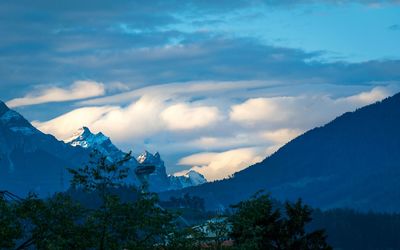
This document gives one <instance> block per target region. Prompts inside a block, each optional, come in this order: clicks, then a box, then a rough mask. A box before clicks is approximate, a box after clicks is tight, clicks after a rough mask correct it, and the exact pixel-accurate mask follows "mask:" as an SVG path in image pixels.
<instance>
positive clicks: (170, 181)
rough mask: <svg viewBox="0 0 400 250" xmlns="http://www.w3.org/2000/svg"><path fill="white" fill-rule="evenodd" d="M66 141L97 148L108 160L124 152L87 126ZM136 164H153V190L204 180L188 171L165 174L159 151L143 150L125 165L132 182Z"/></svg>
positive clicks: (187, 185) (120, 157) (76, 145)
mask: <svg viewBox="0 0 400 250" xmlns="http://www.w3.org/2000/svg"><path fill="white" fill-rule="evenodd" d="M65 142H66V143H68V144H70V145H72V146H74V147H82V148H85V149H88V150H98V151H99V152H100V153H102V154H103V155H105V156H106V157H107V158H108V159H109V160H110V161H117V160H119V159H122V158H123V157H124V156H125V155H126V153H124V152H123V151H122V150H120V149H118V148H117V147H116V146H115V145H114V144H113V143H112V142H111V140H110V138H108V137H107V136H105V135H104V134H103V133H101V132H99V133H97V134H93V133H92V132H91V131H90V129H89V128H87V127H83V128H80V129H79V130H78V131H77V132H76V133H74V134H73V135H72V137H71V138H69V139H67V140H66V141H65ZM138 165H153V166H155V171H154V172H153V173H152V174H150V176H149V180H148V181H149V189H150V190H151V191H154V192H159V191H165V190H171V189H181V188H184V187H190V186H195V185H200V184H203V183H205V182H207V181H206V179H205V178H204V176H202V175H201V174H199V173H197V172H195V171H189V172H188V173H187V174H185V175H183V176H172V175H167V172H166V167H165V163H164V161H163V160H162V159H161V155H160V153H158V152H156V153H155V154H152V153H150V152H148V151H144V152H143V153H142V154H140V155H139V156H137V158H136V159H135V158H132V160H130V161H129V162H128V163H127V166H126V167H128V168H129V169H130V170H131V171H130V172H131V174H130V175H129V176H128V179H129V180H130V181H129V180H128V182H129V183H133V184H135V185H136V184H139V183H138V180H137V178H136V176H135V175H134V174H133V173H134V169H135V168H136V167H137V166H138Z"/></svg>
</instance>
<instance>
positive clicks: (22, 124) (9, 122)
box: [0, 101, 39, 135]
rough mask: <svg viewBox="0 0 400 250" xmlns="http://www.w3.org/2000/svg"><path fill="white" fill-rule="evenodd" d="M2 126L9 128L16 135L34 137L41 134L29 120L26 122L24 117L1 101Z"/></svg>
mask: <svg viewBox="0 0 400 250" xmlns="http://www.w3.org/2000/svg"><path fill="white" fill-rule="evenodd" d="M0 124H3V125H5V126H7V127H8V129H9V130H11V131H13V132H15V133H20V134H25V135H32V134H35V133H38V132H39V131H38V130H37V129H36V128H34V127H33V126H32V125H31V124H30V123H29V122H28V121H27V120H25V118H24V117H23V116H22V115H20V114H18V113H17V112H15V111H14V110H11V109H9V108H8V107H7V105H6V104H5V103H4V102H1V101H0Z"/></svg>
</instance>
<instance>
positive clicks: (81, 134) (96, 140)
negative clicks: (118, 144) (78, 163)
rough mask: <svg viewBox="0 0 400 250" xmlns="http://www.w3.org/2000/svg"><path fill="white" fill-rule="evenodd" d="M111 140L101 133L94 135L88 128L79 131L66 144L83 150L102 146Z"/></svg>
mask: <svg viewBox="0 0 400 250" xmlns="http://www.w3.org/2000/svg"><path fill="white" fill-rule="evenodd" d="M109 140H110V139H109V138H108V137H107V136H105V135H104V134H103V133H101V132H99V133H97V134H93V133H92V132H91V131H90V129H89V128H88V127H82V128H80V129H78V131H76V132H75V133H74V134H73V135H72V137H70V138H69V139H67V140H65V142H66V143H68V144H70V145H72V146H74V147H76V146H81V147H83V148H89V147H93V146H96V145H101V144H103V143H105V142H107V141H109ZM110 143H111V142H110Z"/></svg>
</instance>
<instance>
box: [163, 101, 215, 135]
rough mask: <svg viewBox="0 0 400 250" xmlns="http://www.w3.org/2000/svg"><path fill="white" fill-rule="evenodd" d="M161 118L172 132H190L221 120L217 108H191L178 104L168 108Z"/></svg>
mask: <svg viewBox="0 0 400 250" xmlns="http://www.w3.org/2000/svg"><path fill="white" fill-rule="evenodd" d="M161 118H162V120H163V121H164V122H165V123H166V125H167V127H168V128H169V129H171V130H188V129H196V128H201V127H206V126H209V125H210V124H214V123H215V122H217V121H218V119H219V111H218V109H217V108H216V107H208V106H204V107H191V106H189V105H188V104H185V103H178V104H175V105H172V106H170V107H168V108H166V109H165V110H164V111H163V112H162V113H161Z"/></svg>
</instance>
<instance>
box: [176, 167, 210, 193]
mask: <svg viewBox="0 0 400 250" xmlns="http://www.w3.org/2000/svg"><path fill="white" fill-rule="evenodd" d="M169 178H170V180H171V190H173V189H182V188H186V187H192V186H198V185H201V184H204V183H206V182H207V179H206V178H205V177H204V176H203V175H202V174H200V173H198V172H196V171H194V170H190V171H188V172H187V173H186V174H184V175H180V176H175V175H170V176H169Z"/></svg>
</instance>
